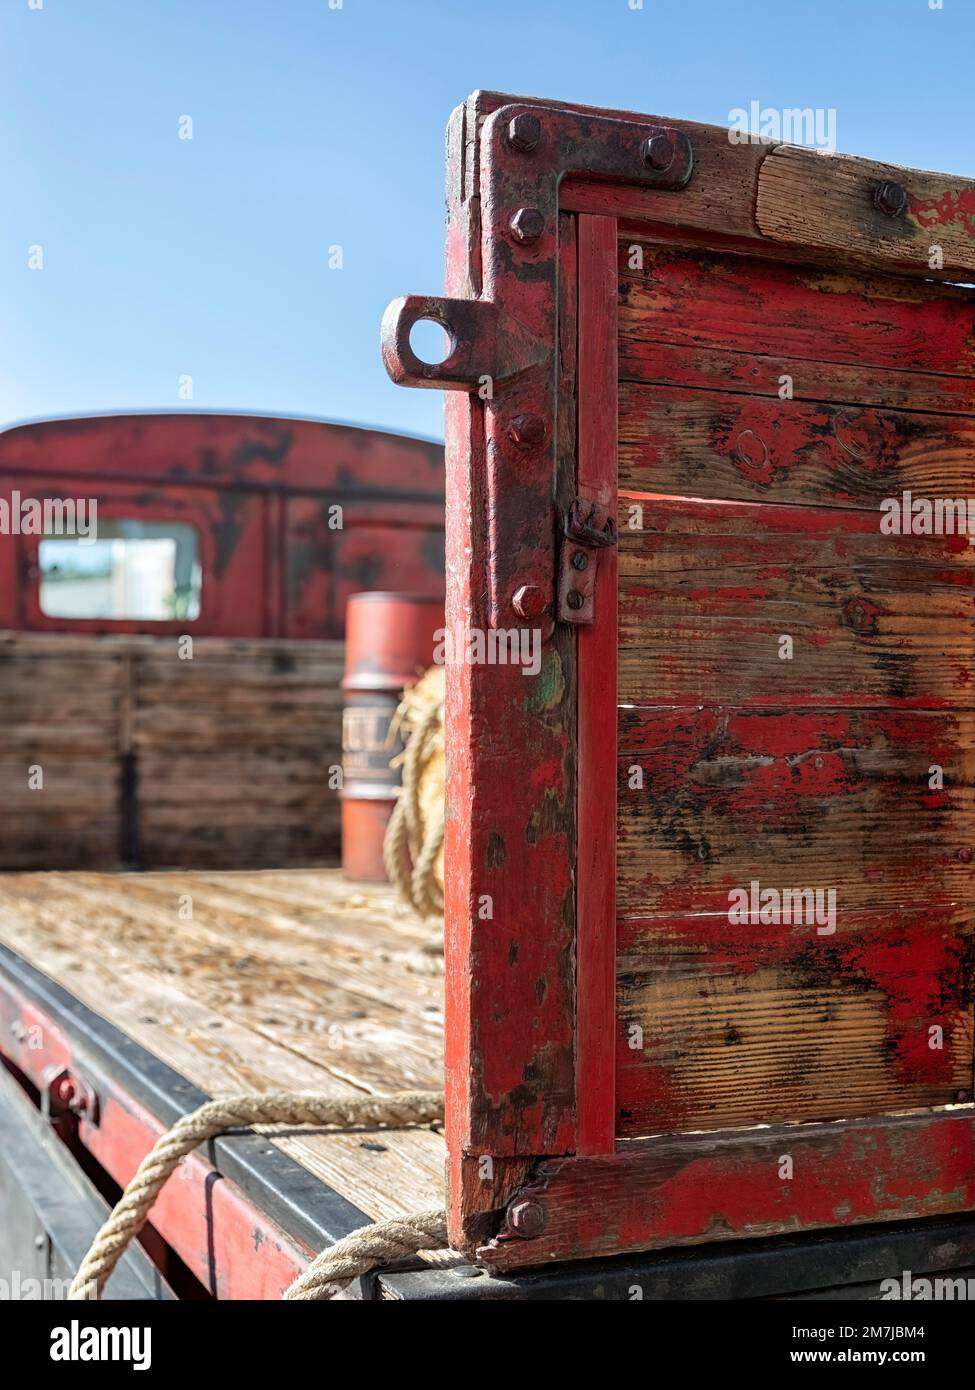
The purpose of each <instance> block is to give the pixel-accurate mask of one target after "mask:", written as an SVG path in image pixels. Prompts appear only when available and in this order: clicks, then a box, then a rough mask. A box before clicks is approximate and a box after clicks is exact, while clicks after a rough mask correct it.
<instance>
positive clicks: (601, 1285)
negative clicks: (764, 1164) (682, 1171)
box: [375, 1214, 975, 1301]
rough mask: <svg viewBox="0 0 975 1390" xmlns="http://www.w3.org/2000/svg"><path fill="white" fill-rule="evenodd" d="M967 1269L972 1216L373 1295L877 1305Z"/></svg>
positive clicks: (401, 1286)
mask: <svg viewBox="0 0 975 1390" xmlns="http://www.w3.org/2000/svg"><path fill="white" fill-rule="evenodd" d="M973 1265H975V1214H965V1215H962V1216H959V1217H955V1218H947V1219H946V1218H937V1217H936V1218H932V1219H931V1220H930V1221H914V1222H908V1223H903V1224H893V1225H879V1224H878V1225H875V1226H860V1227H857V1228H855V1229H847V1230H843V1231H835V1230H833V1231H817V1232H814V1233H812V1234H810V1235H806V1236H776V1237H773V1238H769V1239H765V1240H743V1241H734V1242H727V1243H722V1244H714V1245H698V1246H694V1247H693V1248H690V1249H683V1250H670V1251H654V1252H651V1253H649V1254H647V1255H643V1256H636V1257H634V1256H632V1255H631V1256H623V1257H618V1258H616V1259H611V1260H588V1261H580V1262H576V1263H573V1264H557V1265H551V1266H548V1267H546V1268H545V1269H542V1270H538V1271H536V1272H531V1273H527V1274H518V1275H504V1274H489V1273H488V1272H487V1271H486V1270H483V1269H480V1268H478V1267H477V1266H475V1265H458V1266H454V1267H449V1268H444V1267H439V1268H438V1267H434V1268H431V1267H430V1266H427V1267H426V1268H424V1269H411V1270H402V1271H384V1272H383V1273H381V1274H378V1275H377V1276H375V1279H376V1283H377V1285H378V1296H379V1297H380V1298H388V1299H414V1300H415V1299H419V1300H444V1299H463V1300H470V1299H501V1300H504V1299H507V1300H510V1299H528V1300H533V1299H534V1300H559V1299H586V1300H588V1299H605V1300H627V1301H630V1300H632V1299H634V1298H635V1297H642V1298H643V1299H646V1300H649V1301H659V1300H664V1301H678V1300H693V1301H704V1300H732V1299H762V1298H788V1297H790V1296H795V1297H809V1298H813V1299H815V1298H816V1297H817V1295H818V1296H820V1297H847V1296H848V1297H851V1298H864V1297H876V1286H877V1285H878V1284H879V1282H880V1280H882V1279H889V1278H898V1279H899V1278H900V1276H901V1274H902V1272H903V1271H904V1270H910V1271H911V1273H912V1274H914V1275H924V1274H933V1273H936V1272H939V1273H940V1272H945V1271H952V1270H955V1271H958V1272H959V1274H964V1273H965V1272H966V1271H969V1270H970V1269H971V1267H972V1266H973ZM634 1289H639V1294H635V1293H634ZM844 1289H846V1290H847V1293H846V1294H844V1293H843V1290H844Z"/></svg>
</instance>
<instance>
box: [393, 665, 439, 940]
mask: <svg viewBox="0 0 975 1390" xmlns="http://www.w3.org/2000/svg"><path fill="white" fill-rule="evenodd" d="M421 684H422V683H421ZM414 689H415V690H416V689H418V688H417V687H415V688H414ZM410 698H411V697H410V695H409V694H408V696H407V699H406V700H405V701H404V704H403V705H401V706H400V710H399V712H398V717H399V718H400V719H401V721H402V722H403V723H406V722H407V720H408V719H409V717H410V714H411V713H412V711H411V710H410V709H409V708H407V706H408V702H409V700H410ZM442 727H443V700H442V699H440V700H436V701H435V702H434V703H433V704H432V705H431V706H429V708H428V709H427V710H426V711H425V712H424V714H423V716H422V718H421V719H420V720H419V722H418V723H415V724H414V725H413V728H412V731H411V732H410V735H409V740H408V742H407V744H406V750H405V752H404V753H403V754H402V755H401V756H402V766H403V785H402V789H401V791H400V794H399V796H398V798H397V800H396V805H395V806H394V807H393V814H392V815H391V816H390V819H389V824H388V826H387V827H386V836H385V839H384V841H383V863H384V864H385V866H386V872H387V874H388V875H389V878H390V882H391V883H393V885H394V886H395V887H396V889H397V891H398V892H399V895H400V897H401V898H403V899H404V900H405V901H406V902H407V903H409V905H410V906H411V907H412V908H413V909H414V911H416V912H418V913H419V914H420V916H421V917H435V916H438V915H442V914H443V886H442V884H441V883H440V880H439V877H438V875H437V862H438V856H439V854H440V849H441V847H442V845H443V838H444V812H443V806H442V805H441V806H440V807H439V808H438V810H437V811H436V812H435V813H434V814H433V816H431V817H429V819H428V818H426V817H425V816H424V810H423V805H422V802H421V798H420V789H421V784H422V781H423V776H424V773H425V771H426V769H427V767H428V766H429V765H430V763H431V762H432V761H433V760H434V759H435V758H437V757H438V756H440V749H439V747H438V745H437V735H438V734H439V732H440V730H441V729H442Z"/></svg>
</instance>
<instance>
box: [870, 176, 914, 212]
mask: <svg viewBox="0 0 975 1390" xmlns="http://www.w3.org/2000/svg"><path fill="white" fill-rule="evenodd" d="M873 201H874V206H875V207H878V208H879V209H880V211H881V212H882V213H883V214H884V216H885V217H899V216H900V215H901V213H902V212H904V210H905V209H906V207H907V189H906V188H904V186H903V185H902V184H899V183H894V181H893V180H892V179H885V180H884V181H883V183H878V184H877V187H876V188H875V189H874V190H873Z"/></svg>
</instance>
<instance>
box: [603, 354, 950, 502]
mask: <svg viewBox="0 0 975 1390" xmlns="http://www.w3.org/2000/svg"><path fill="white" fill-rule="evenodd" d="M973 473H975V418H972V417H968V416H965V417H961V416H958V415H935V414H928V413H922V412H919V411H897V410H886V409H877V408H875V407H873V406H859V405H847V404H841V403H834V402H820V401H803V400H791V401H783V400H778V399H775V398H769V397H766V396H756V395H738V394H732V393H730V392H729V393H727V394H725V393H724V392H720V393H719V392H714V391H710V392H699V391H696V390H689V389H683V388H674V387H668V386H664V387H657V386H645V385H642V384H638V383H632V382H626V383H623V384H622V385H621V387H620V487H621V489H623V490H634V491H644V492H655V493H667V494H670V495H673V496H684V497H705V498H712V497H714V498H722V499H734V498H738V499H741V500H742V501H754V502H759V501H761V502H772V503H792V504H800V505H809V504H813V505H819V506H842V507H863V508H874V509H875V508H877V507H879V506H880V504H881V503H882V502H883V501H884V500H885V499H888V498H897V499H899V498H901V496H902V495H903V493H904V492H905V491H909V492H911V493H913V494H914V495H915V496H918V497H928V498H934V497H951V498H955V497H959V498H967V496H968V495H969V493H970V492H971V490H972V489H971V483H972V477H973Z"/></svg>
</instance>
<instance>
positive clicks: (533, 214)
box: [509, 208, 545, 246]
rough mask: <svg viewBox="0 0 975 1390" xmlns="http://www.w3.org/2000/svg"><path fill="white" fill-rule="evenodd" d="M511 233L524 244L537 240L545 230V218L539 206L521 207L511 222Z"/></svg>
mask: <svg viewBox="0 0 975 1390" xmlns="http://www.w3.org/2000/svg"><path fill="white" fill-rule="evenodd" d="M509 226H510V227H511V235H512V236H513V237H514V239H515V241H520V242H521V243H522V245H523V246H527V245H529V243H531V242H533V241H537V240H538V238H539V237H540V236H541V235H542V232H544V230H545V218H544V216H543V215H542V213H541V212H539V210H538V208H519V209H518V211H517V212H516V213H515V214H514V216H513V217H512V219H511V222H510V223H509Z"/></svg>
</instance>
